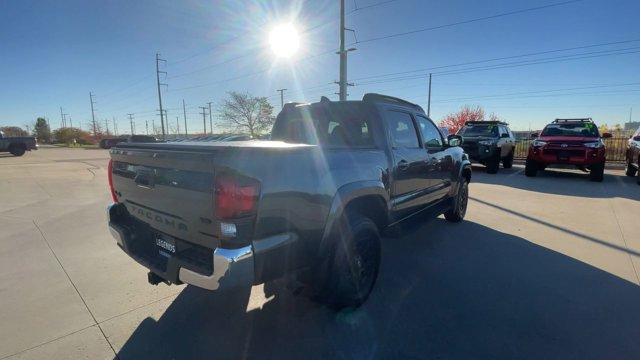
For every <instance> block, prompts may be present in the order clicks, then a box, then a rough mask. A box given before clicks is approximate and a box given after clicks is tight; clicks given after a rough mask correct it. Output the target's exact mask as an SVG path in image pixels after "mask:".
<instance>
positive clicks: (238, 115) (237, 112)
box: [220, 91, 275, 136]
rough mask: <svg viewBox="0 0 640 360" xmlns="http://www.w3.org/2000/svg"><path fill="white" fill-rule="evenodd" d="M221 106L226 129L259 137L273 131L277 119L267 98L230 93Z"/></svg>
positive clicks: (221, 115)
mask: <svg viewBox="0 0 640 360" xmlns="http://www.w3.org/2000/svg"><path fill="white" fill-rule="evenodd" d="M227 94H228V98H227V99H225V100H224V101H223V103H222V105H221V106H220V118H221V120H222V126H224V127H225V128H228V129H231V130H234V131H239V132H243V133H249V134H250V135H251V136H258V135H260V134H263V133H265V132H267V131H270V130H271V127H272V126H273V123H274V121H275V117H274V116H273V106H271V104H269V101H267V98H266V97H254V96H251V95H249V94H248V93H238V92H235V91H232V92H229V93H227Z"/></svg>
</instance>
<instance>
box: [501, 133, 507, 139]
mask: <svg viewBox="0 0 640 360" xmlns="http://www.w3.org/2000/svg"><path fill="white" fill-rule="evenodd" d="M500 137H501V138H508V137H509V134H507V133H504V134H502V135H500Z"/></svg>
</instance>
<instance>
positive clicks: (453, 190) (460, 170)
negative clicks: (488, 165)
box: [450, 159, 473, 196]
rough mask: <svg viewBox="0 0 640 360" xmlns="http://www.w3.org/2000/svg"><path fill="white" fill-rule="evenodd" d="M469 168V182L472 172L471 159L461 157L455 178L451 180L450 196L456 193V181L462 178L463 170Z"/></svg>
mask: <svg viewBox="0 0 640 360" xmlns="http://www.w3.org/2000/svg"><path fill="white" fill-rule="evenodd" d="M467 169H468V170H469V174H470V175H469V182H471V174H472V173H473V172H472V170H471V161H469V159H463V160H461V161H460V166H459V167H458V171H457V172H456V173H457V176H456V178H455V179H454V181H453V182H452V183H453V184H452V186H451V194H450V195H451V196H456V195H458V183H459V182H460V179H462V173H463V172H464V171H465V170H467Z"/></svg>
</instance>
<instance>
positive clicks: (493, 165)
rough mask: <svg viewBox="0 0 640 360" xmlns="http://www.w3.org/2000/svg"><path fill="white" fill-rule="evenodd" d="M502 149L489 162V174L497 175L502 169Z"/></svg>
mask: <svg viewBox="0 0 640 360" xmlns="http://www.w3.org/2000/svg"><path fill="white" fill-rule="evenodd" d="M499 152H500V149H498V154H497V155H496V156H494V158H493V159H489V160H487V174H495V173H497V172H498V169H499V168H500V153H499Z"/></svg>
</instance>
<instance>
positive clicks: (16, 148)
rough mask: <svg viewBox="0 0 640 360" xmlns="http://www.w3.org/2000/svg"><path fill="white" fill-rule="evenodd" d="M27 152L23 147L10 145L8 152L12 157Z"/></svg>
mask: <svg viewBox="0 0 640 360" xmlns="http://www.w3.org/2000/svg"><path fill="white" fill-rule="evenodd" d="M26 151H27V149H25V147H24V145H11V146H9V152H10V153H11V155H13V156H22V155H24V153H25V152H26Z"/></svg>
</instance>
